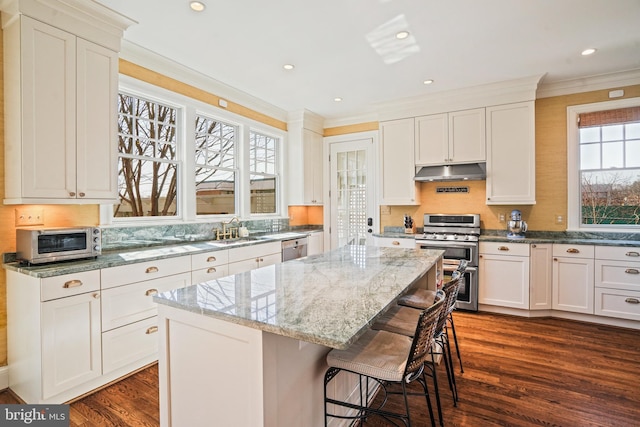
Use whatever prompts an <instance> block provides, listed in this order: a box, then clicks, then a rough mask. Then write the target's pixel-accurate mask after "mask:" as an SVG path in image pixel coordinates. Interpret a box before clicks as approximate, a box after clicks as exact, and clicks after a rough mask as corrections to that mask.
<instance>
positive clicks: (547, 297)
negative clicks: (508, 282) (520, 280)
mask: <svg viewBox="0 0 640 427" xmlns="http://www.w3.org/2000/svg"><path fill="white" fill-rule="evenodd" d="M552 258H553V245H552V244H551V243H533V244H531V248H530V255H529V273H530V274H529V309H530V310H550V309H551V289H552V280H553V279H552V278H553V262H552Z"/></svg>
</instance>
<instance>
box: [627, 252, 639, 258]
mask: <svg viewBox="0 0 640 427" xmlns="http://www.w3.org/2000/svg"><path fill="white" fill-rule="evenodd" d="M625 255H626V256H634V257H638V256H640V252H636V251H630V252H627V253H626V254H625Z"/></svg>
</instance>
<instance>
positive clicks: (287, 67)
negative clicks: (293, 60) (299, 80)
mask: <svg viewBox="0 0 640 427" xmlns="http://www.w3.org/2000/svg"><path fill="white" fill-rule="evenodd" d="M282 68H284V69H285V70H293V69H294V68H296V67H295V65H293V64H284V65H283V66H282Z"/></svg>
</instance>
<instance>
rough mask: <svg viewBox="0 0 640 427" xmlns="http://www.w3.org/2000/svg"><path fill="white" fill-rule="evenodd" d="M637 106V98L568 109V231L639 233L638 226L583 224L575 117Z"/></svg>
mask: <svg viewBox="0 0 640 427" xmlns="http://www.w3.org/2000/svg"><path fill="white" fill-rule="evenodd" d="M637 106H640V98H625V99H618V100H614V101H604V102H594V103H591V104H582V105H570V106H568V107H567V230H568V231H593V232H608V233H617V232H620V233H638V232H640V227H639V226H629V225H616V224H612V225H606V226H603V225H601V224H598V225H595V224H593V225H592V224H582V221H581V214H580V200H581V192H580V132H579V129H578V117H579V115H580V114H582V113H590V112H594V111H606V110H616V109H619V108H628V107H637Z"/></svg>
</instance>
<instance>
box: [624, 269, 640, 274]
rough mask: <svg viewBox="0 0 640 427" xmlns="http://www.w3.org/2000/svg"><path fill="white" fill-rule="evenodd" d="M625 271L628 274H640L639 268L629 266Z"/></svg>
mask: <svg viewBox="0 0 640 427" xmlns="http://www.w3.org/2000/svg"><path fill="white" fill-rule="evenodd" d="M624 272H625V273H627V274H640V271H638V269H637V268H627V269H626V270H625V271H624Z"/></svg>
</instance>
